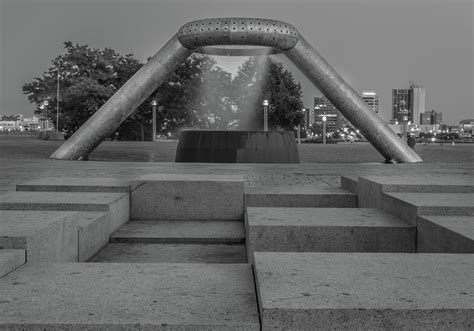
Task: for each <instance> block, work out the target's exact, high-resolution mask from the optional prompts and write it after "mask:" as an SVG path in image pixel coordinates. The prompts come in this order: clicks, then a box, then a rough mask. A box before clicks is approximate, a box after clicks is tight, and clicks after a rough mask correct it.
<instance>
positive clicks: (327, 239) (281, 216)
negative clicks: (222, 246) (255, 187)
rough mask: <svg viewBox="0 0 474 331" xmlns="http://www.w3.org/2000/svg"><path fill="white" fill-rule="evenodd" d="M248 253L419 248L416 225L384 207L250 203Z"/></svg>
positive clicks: (247, 219) (247, 214) (246, 220)
mask: <svg viewBox="0 0 474 331" xmlns="http://www.w3.org/2000/svg"><path fill="white" fill-rule="evenodd" d="M245 226H246V234H247V250H248V251H247V255H248V257H249V260H250V261H251V259H252V256H253V253H254V252H259V251H264V252H403V253H414V252H415V244H416V228H415V227H414V226H412V225H409V224H408V223H406V222H404V221H402V220H401V219H399V218H398V217H395V216H393V215H391V214H389V213H387V212H384V211H382V210H379V209H367V208H364V209H360V208H257V207H254V208H247V213H246V219H245Z"/></svg>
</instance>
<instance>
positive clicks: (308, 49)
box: [285, 35, 422, 163]
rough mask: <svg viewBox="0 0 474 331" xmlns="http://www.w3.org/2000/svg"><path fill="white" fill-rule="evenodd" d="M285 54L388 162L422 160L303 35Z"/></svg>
mask: <svg viewBox="0 0 474 331" xmlns="http://www.w3.org/2000/svg"><path fill="white" fill-rule="evenodd" d="M285 55H286V56H287V57H288V58H289V59H290V60H291V61H292V62H293V63H294V64H295V65H296V66H297V67H298V68H299V69H300V70H301V72H303V73H304V74H305V75H306V77H308V79H309V80H310V81H311V82H312V83H313V84H314V85H315V86H316V87H317V88H318V89H319V90H320V91H321V92H322V93H323V94H324V95H325V96H326V98H328V99H329V101H331V103H332V104H333V105H334V106H335V107H336V108H337V109H339V110H340V111H341V113H342V114H343V115H344V116H345V117H346V118H347V119H348V120H349V121H350V122H351V123H352V124H353V125H354V126H356V127H357V128H358V129H360V130H362V131H363V132H364V134H365V137H366V138H367V140H368V141H369V142H370V143H371V144H372V145H373V146H374V147H375V148H376V149H377V150H378V151H379V152H380V154H382V155H383V156H384V157H385V158H386V159H387V160H394V161H396V162H401V163H415V162H421V161H422V159H421V158H420V157H419V156H418V155H417V154H416V153H415V152H414V151H413V150H412V149H411V148H410V147H408V146H407V144H405V143H404V142H403V141H402V140H401V139H399V138H398V136H397V135H396V134H395V132H393V131H392V130H391V129H390V128H389V127H388V125H387V124H385V122H384V121H382V119H381V118H380V117H378V116H377V115H376V114H375V113H374V112H373V111H372V110H371V109H370V108H369V106H368V105H367V104H366V103H365V101H364V100H363V99H362V98H361V97H360V96H359V95H358V94H357V92H356V91H354V89H353V88H352V87H351V86H350V85H349V84H347V83H346V82H345V81H344V79H343V78H342V77H341V76H339V74H338V73H337V72H336V71H335V70H334V69H333V68H331V66H330V65H329V64H328V63H327V62H326V61H325V60H324V59H323V58H322V56H321V55H320V54H319V53H318V52H317V51H316V50H315V49H314V48H313V47H312V46H311V45H310V44H309V43H308V42H307V41H306V40H305V39H304V38H303V36H301V35H300V38H299V40H298V43H297V44H296V45H295V46H294V47H293V48H291V49H289V50H287V51H286V52H285Z"/></svg>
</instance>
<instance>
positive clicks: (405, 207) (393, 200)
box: [381, 192, 474, 225]
mask: <svg viewBox="0 0 474 331" xmlns="http://www.w3.org/2000/svg"><path fill="white" fill-rule="evenodd" d="M473 201H474V193H397V192H395V193H391V192H386V193H382V201H381V205H382V209H384V210H386V211H388V212H389V213H392V214H394V215H396V216H398V217H400V218H401V219H403V220H405V221H407V222H408V223H410V224H413V225H416V224H417V217H418V216H421V215H434V216H436V215H438V216H442V215H444V216H473V215H474V204H473Z"/></svg>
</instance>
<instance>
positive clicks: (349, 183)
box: [341, 175, 359, 194]
mask: <svg viewBox="0 0 474 331" xmlns="http://www.w3.org/2000/svg"><path fill="white" fill-rule="evenodd" d="M358 180H359V177H358V176H356V175H352V176H341V188H343V189H345V190H347V191H349V192H351V193H354V194H358V191H357V184H358Z"/></svg>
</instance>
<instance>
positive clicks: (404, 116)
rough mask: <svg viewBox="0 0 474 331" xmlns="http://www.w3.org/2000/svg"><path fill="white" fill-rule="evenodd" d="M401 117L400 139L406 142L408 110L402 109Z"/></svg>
mask: <svg viewBox="0 0 474 331" xmlns="http://www.w3.org/2000/svg"><path fill="white" fill-rule="evenodd" d="M400 113H401V115H402V139H403V141H405V142H406V141H407V134H408V132H407V131H408V130H407V124H408V109H406V108H404V109H402V110H401V111H400Z"/></svg>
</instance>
